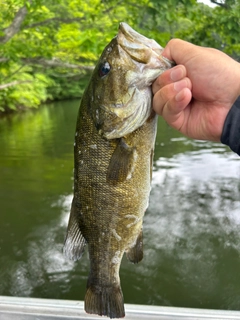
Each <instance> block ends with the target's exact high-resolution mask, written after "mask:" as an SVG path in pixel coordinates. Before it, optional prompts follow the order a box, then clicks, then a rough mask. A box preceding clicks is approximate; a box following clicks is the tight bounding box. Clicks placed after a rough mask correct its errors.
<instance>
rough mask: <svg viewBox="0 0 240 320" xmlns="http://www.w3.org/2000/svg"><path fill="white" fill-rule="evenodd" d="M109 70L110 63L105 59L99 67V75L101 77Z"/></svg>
mask: <svg viewBox="0 0 240 320" xmlns="http://www.w3.org/2000/svg"><path fill="white" fill-rule="evenodd" d="M110 70H111V66H110V64H109V63H108V62H107V61H106V62H103V63H102V64H101V65H100V68H99V76H100V77H101V78H103V77H105V76H106V75H107V74H108V72H109V71H110Z"/></svg>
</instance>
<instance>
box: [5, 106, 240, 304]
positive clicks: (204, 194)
mask: <svg viewBox="0 0 240 320" xmlns="http://www.w3.org/2000/svg"><path fill="white" fill-rule="evenodd" d="M77 109H78V102H76V101H72V102H64V103H56V105H55V106H47V107H43V108H41V109H40V110H39V111H37V112H36V111H35V112H30V113H27V114H22V115H16V116H13V117H8V118H3V119H0V150H1V157H0V179H1V180H0V181H1V182H0V205H1V206H0V211H1V215H0V254H1V255H0V295H15V296H31V297H42V298H56V299H57V298H59V299H81V300H82V299H83V298H84V293H85V286H86V280H87V274H88V266H89V262H88V255H87V254H86V253H85V254H84V256H83V257H82V259H81V261H79V262H77V263H74V262H71V261H68V260H66V259H65V258H64V257H63V255H62V244H63V240H64V236H65V231H66V226H67V220H68V215H69V208H70V204H71V199H72V166H73V155H72V142H73V137H74V130H75V121H76V114H77ZM239 159H240V158H239V157H238V156H236V155H234V154H233V153H231V152H229V150H228V149H227V148H225V147H224V146H222V145H221V144H213V143H210V142H201V141H192V140H189V139H187V138H184V137H182V136H181V135H180V134H179V133H178V132H176V131H174V130H172V129H170V128H169V127H168V126H167V125H166V124H165V123H164V122H163V121H162V120H161V119H159V130H158V136H157V144H156V152H155V161H154V173H153V183H152V192H151V199H150V205H149V208H148V210H147V212H146V215H145V220H144V260H143V261H142V262H141V263H139V265H133V264H130V263H129V262H128V261H127V260H126V258H124V259H123V263H122V266H121V272H120V275H121V282H122V287H123V292H124V297H125V302H126V303H141V304H155V305H171V306H184V307H204V308H218V309H240V275H239V272H238V270H239V269H240V197H239V191H240V179H239V178H240V160H239Z"/></svg>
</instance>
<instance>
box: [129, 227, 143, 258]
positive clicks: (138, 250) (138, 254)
mask: <svg viewBox="0 0 240 320" xmlns="http://www.w3.org/2000/svg"><path fill="white" fill-rule="evenodd" d="M126 256H127V258H128V260H129V261H131V262H133V263H138V262H140V261H141V260H142V258H143V233H142V230H141V231H140V233H139V235H138V237H137V241H136V244H135V246H134V247H133V248H130V249H129V250H127V252H126Z"/></svg>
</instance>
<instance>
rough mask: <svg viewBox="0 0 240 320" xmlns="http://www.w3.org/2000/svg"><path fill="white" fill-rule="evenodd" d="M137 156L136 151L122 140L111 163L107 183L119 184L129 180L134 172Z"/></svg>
mask: <svg viewBox="0 0 240 320" xmlns="http://www.w3.org/2000/svg"><path fill="white" fill-rule="evenodd" d="M136 156H137V152H136V149H135V148H134V147H130V146H129V145H128V144H127V143H126V142H125V141H124V139H123V138H121V139H120V141H119V143H118V145H117V147H116V149H115V150H114V152H113V154H112V157H111V160H110V163H109V167H108V172H107V182H109V183H112V184H117V183H119V182H124V181H125V180H127V179H129V178H130V177H131V174H132V173H133V171H134V165H135V160H136Z"/></svg>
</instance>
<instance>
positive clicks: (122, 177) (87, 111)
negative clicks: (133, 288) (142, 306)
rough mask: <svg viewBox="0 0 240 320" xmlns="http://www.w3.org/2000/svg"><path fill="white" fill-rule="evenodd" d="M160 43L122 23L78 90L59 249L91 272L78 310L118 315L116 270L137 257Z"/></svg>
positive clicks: (163, 66) (161, 62)
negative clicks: (69, 190)
mask: <svg viewBox="0 0 240 320" xmlns="http://www.w3.org/2000/svg"><path fill="white" fill-rule="evenodd" d="M162 51H163V48H162V47H161V46H160V45H159V44H158V43H157V42H156V41H155V40H152V39H148V38H147V37H145V36H144V35H141V34H140V33H138V32H137V31H135V30H134V29H132V28H131V27H130V26H129V25H128V24H127V23H125V22H121V23H120V24H119V30H118V33H117V35H116V36H115V37H114V38H113V39H112V40H111V42H110V43H109V44H108V45H107V46H106V48H105V49H104V50H103V52H102V55H101V57H100V58H99V60H98V62H97V64H96V67H95V69H94V71H93V73H92V76H91V78H90V81H89V84H88V86H87V87H86V89H85V92H84V94H83V96H82V99H81V103H80V109H79V113H78V117H77V125H76V133H75V143H74V191H73V200H72V205H71V212H70V218H69V223H68V228H67V234H66V238H65V243H64V248H63V251H64V254H65V255H66V256H67V257H68V258H69V259H72V260H75V261H76V260H78V259H80V258H81V256H82V254H83V252H84V249H85V246H86V245H87V246H88V252H89V260H90V271H89V276H88V280H87V288H86V294H85V303H84V305H85V311H86V312H87V313H90V314H97V315H100V316H107V317H109V318H111V319H112V318H122V317H124V316H125V309H124V299H123V293H122V289H121V284H120V278H119V269H120V264H121V260H122V258H123V255H124V253H126V256H127V258H128V260H130V261H131V262H133V263H138V262H140V261H141V260H142V259H143V232H142V225H143V217H144V213H145V211H146V209H147V207H148V202H149V194H150V190H151V178H152V166H153V153H154V144H155V137H156V130H157V115H156V113H155V112H154V111H153V109H152V91H151V85H152V82H153V81H154V80H155V79H156V78H157V77H158V76H159V75H160V74H161V73H162V72H164V71H165V70H167V69H169V68H171V67H172V65H173V64H172V62H171V61H169V60H168V59H166V58H165V57H163V56H162Z"/></svg>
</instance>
